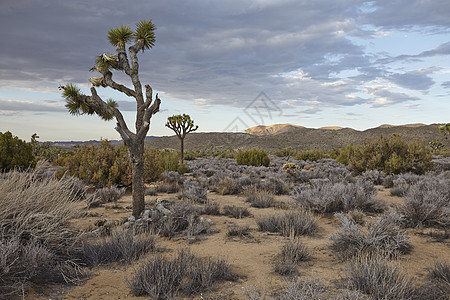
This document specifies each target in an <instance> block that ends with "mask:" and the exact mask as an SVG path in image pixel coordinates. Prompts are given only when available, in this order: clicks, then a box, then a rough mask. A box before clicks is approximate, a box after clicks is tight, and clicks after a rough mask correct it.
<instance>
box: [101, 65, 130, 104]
mask: <svg viewBox="0 0 450 300" xmlns="http://www.w3.org/2000/svg"><path fill="white" fill-rule="evenodd" d="M103 78H104V81H105V83H106V85H107V86H109V87H111V88H113V89H115V90H117V91H120V92H122V93H124V94H125V95H127V96H129V97H133V98H135V97H136V92H135V91H133V90H132V89H129V88H127V87H126V86H124V85H122V84H119V83H117V82H115V81H114V80H113V79H112V73H111V71H107V72H105V73H104V74H103Z"/></svg>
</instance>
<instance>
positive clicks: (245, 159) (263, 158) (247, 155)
mask: <svg viewBox="0 0 450 300" xmlns="http://www.w3.org/2000/svg"><path fill="white" fill-rule="evenodd" d="M236 161H237V163H238V165H247V166H255V167H259V166H265V167H268V166H269V164H270V158H269V155H268V154H267V152H266V151H264V150H258V149H252V150H246V151H239V153H238V154H237V157H236Z"/></svg>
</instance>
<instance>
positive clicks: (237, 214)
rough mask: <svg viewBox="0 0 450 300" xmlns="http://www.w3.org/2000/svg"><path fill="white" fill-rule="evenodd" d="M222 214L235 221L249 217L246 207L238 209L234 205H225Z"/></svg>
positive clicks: (238, 207)
mask: <svg viewBox="0 0 450 300" xmlns="http://www.w3.org/2000/svg"><path fill="white" fill-rule="evenodd" d="M222 214H223V215H225V216H228V217H231V218H235V219H242V218H245V217H248V216H250V212H249V211H248V209H247V207H240V206H235V205H225V206H224V207H223V209H222Z"/></svg>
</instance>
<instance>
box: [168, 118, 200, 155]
mask: <svg viewBox="0 0 450 300" xmlns="http://www.w3.org/2000/svg"><path fill="white" fill-rule="evenodd" d="M166 126H167V127H169V128H170V129H172V130H173V131H174V132H175V133H176V135H177V136H178V138H179V139H180V141H181V163H183V160H184V138H185V137H186V134H188V133H189V132H192V131H196V130H197V129H198V126H195V125H194V121H193V120H191V117H190V116H189V115H186V114H182V115H176V116H171V117H169V118H168V119H167V123H166Z"/></svg>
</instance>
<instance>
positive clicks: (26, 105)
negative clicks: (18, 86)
mask: <svg viewBox="0 0 450 300" xmlns="http://www.w3.org/2000/svg"><path fill="white" fill-rule="evenodd" d="M0 110H1V111H11V112H14V111H35V112H60V111H64V112H66V111H67V109H66V108H65V107H64V105H63V104H62V103H54V102H53V101H48V102H47V101H43V102H31V101H17V100H1V99H0Z"/></svg>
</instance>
